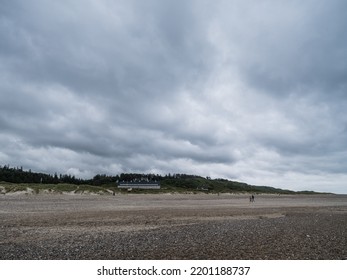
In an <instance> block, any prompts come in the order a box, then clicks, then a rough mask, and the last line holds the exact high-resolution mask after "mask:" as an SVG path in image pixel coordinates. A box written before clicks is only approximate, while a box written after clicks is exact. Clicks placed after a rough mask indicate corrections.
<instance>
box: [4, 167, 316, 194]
mask: <svg viewBox="0 0 347 280" xmlns="http://www.w3.org/2000/svg"><path fill="white" fill-rule="evenodd" d="M120 182H158V183H159V184H160V189H158V190H142V189H132V190H131V191H132V192H135V193H157V192H161V193H163V192H179V193H185V192H189V193H200V192H201V193H272V194H296V193H297V194H303V193H306V194H314V193H315V192H311V191H304V190H303V191H299V192H295V191H292V190H288V189H280V188H273V187H270V186H255V185H249V184H247V183H242V182H236V181H231V180H227V179H222V178H217V179H211V178H210V177H202V176H197V175H187V174H167V175H158V174H139V173H122V174H119V175H115V176H110V175H105V174H103V175H101V174H98V175H96V176H94V177H93V178H92V179H80V178H76V177H75V176H72V175H66V174H64V175H63V174H59V175H58V174H57V173H55V174H53V175H52V174H45V173H37V172H33V171H31V170H28V171H25V170H23V168H22V167H20V168H18V167H16V168H13V167H9V166H8V165H5V166H0V193H2V194H5V193H9V192H30V193H42V192H45V193H50V192H54V193H56V192H58V193H63V192H69V193H99V194H107V193H110V194H115V193H118V192H119V193H121V192H129V191H130V190H129V189H128V190H127V189H125V190H124V189H119V188H118V184H119V183H120Z"/></svg>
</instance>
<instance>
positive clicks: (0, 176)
mask: <svg viewBox="0 0 347 280" xmlns="http://www.w3.org/2000/svg"><path fill="white" fill-rule="evenodd" d="M198 177H199V176H195V175H187V174H170V173H169V174H166V175H159V174H143V173H121V174H118V175H106V174H97V175H95V176H94V177H93V178H91V179H81V178H76V177H75V176H74V175H71V174H57V173H54V174H46V173H40V172H33V171H32V170H31V169H29V170H23V167H10V166H9V165H4V166H1V165H0V181H5V182H9V183H36V184H59V183H68V184H76V185H81V184H87V185H94V186H101V185H105V184H110V183H118V182H137V181H161V180H164V179H179V178H182V179H187V178H198Z"/></svg>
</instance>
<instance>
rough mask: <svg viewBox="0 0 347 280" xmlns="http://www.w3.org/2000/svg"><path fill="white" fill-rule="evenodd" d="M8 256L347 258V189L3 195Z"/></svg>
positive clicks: (1, 234)
mask: <svg viewBox="0 0 347 280" xmlns="http://www.w3.org/2000/svg"><path fill="white" fill-rule="evenodd" d="M0 252H1V254H0V258H1V259H54V260H56V259H64V260H65V259H81V260H83V259H125V260H126V259H207V260H210V259H276V260H277V259H278V260H281V259H299V260H303V259H325V260H328V259H336V260H338V259H347V195H280V196H279V195H257V196H256V197H255V202H254V203H250V202H249V196H248V195H242V194H239V195H231V194H221V195H217V194H120V195H115V196H112V195H71V194H39V195H25V194H15V193H14V194H6V195H0Z"/></svg>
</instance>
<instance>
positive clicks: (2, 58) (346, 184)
mask: <svg viewBox="0 0 347 280" xmlns="http://www.w3.org/2000/svg"><path fill="white" fill-rule="evenodd" d="M346 11H347V1H344V0H341V1H338V0H325V1H321V0H311V1H310V0H305V1H302V0H292V1H278V0H260V1H245V0H242V1H241V0H239V1H233V0H225V1H222V0H221V1H220V0H214V1H207V0H206V1H203V0H196V1H187V0H182V1H177V0H175V1H163V0H157V1H156V0H146V1H140V0H137V1H129V0H124V1H122V0H119V1H114V0H73V1H72V0H71V1H69V0H64V1H62V0H59V1H58V0H56V1H54V0H51V1H47V0H41V1H40V0H31V1H19V0H18V1H17V0H0V165H5V164H9V165H10V166H23V168H24V169H26V170H27V169H32V170H33V171H37V172H47V173H51V174H52V173H54V172H57V173H58V174H59V173H68V174H72V175H75V176H77V177H80V178H91V177H93V176H94V175H96V174H98V173H102V174H103V173H106V174H110V175H112V174H119V173H122V172H140V173H159V174H166V173H171V174H172V173H187V174H196V175H202V176H210V177H212V178H226V179H231V180H237V181H243V182H246V183H249V184H256V185H270V186H274V187H281V188H289V189H292V190H315V191H328V192H335V193H347V113H346V111H347V110H346V109H347V33H346V28H347V17H346Z"/></svg>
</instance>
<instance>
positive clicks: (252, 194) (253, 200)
mask: <svg viewBox="0 0 347 280" xmlns="http://www.w3.org/2000/svg"><path fill="white" fill-rule="evenodd" d="M251 198H252V202H254V195H253V194H252V196H251Z"/></svg>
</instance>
